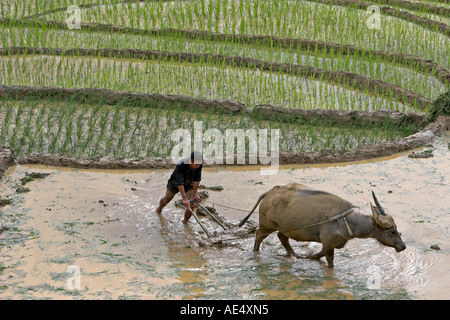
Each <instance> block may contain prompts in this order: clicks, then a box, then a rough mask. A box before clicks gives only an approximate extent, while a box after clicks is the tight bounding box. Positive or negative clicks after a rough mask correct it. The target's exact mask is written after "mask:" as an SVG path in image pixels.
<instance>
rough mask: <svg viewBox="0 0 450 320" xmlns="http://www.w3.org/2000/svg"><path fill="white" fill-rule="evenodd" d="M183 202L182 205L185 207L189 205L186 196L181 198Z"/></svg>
mask: <svg viewBox="0 0 450 320" xmlns="http://www.w3.org/2000/svg"><path fill="white" fill-rule="evenodd" d="M183 204H184V206H185V207H186V208H187V207H189V200H188V198H186V197H184V198H183Z"/></svg>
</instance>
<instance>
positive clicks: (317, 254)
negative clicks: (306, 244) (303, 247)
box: [309, 249, 325, 260]
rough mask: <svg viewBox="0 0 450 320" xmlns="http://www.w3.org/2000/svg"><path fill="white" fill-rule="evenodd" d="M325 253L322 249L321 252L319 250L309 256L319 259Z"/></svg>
mask: <svg viewBox="0 0 450 320" xmlns="http://www.w3.org/2000/svg"><path fill="white" fill-rule="evenodd" d="M324 255H325V253H324V252H323V249H322V250H320V251H319V252H317V253H316V254H313V255H311V256H310V257H309V258H310V259H314V260H319V259H320V258H322V257H323V256H324Z"/></svg>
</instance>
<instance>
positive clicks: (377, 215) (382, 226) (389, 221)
mask: <svg viewBox="0 0 450 320" xmlns="http://www.w3.org/2000/svg"><path fill="white" fill-rule="evenodd" d="M372 196H373V200H374V201H375V205H376V207H374V206H373V205H372V203H371V204H370V208H371V209H372V215H371V216H370V221H371V222H372V226H373V227H374V232H373V237H374V238H375V239H377V240H378V241H380V242H381V243H382V244H384V245H386V246H388V247H393V248H394V249H395V250H396V251H397V252H400V251H403V250H405V249H406V245H405V243H404V242H403V240H402V238H401V237H400V234H399V233H398V231H397V225H396V224H395V222H394V218H392V217H391V216H390V215H388V214H387V213H386V212H385V211H384V209H383V207H382V206H381V205H380V203H379V202H378V199H377V197H376V196H375V194H374V193H373V191H372Z"/></svg>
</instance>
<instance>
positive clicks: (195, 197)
mask: <svg viewBox="0 0 450 320" xmlns="http://www.w3.org/2000/svg"><path fill="white" fill-rule="evenodd" d="M193 198H194V200H196V201H198V202H200V197H199V196H198V195H196V194H194V195H193Z"/></svg>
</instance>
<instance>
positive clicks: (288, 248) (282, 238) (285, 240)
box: [278, 232, 296, 257]
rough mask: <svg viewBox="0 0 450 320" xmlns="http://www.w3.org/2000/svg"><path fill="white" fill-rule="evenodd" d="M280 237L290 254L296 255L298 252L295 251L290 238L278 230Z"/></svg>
mask: <svg viewBox="0 0 450 320" xmlns="http://www.w3.org/2000/svg"><path fill="white" fill-rule="evenodd" d="M278 239H280V241H281V244H282V245H283V247H284V248H285V249H286V251H287V252H288V255H290V256H294V257H295V256H296V254H295V252H294V249H292V247H291V244H290V243H289V238H288V237H287V236H286V235H284V234H282V233H281V232H278Z"/></svg>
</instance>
